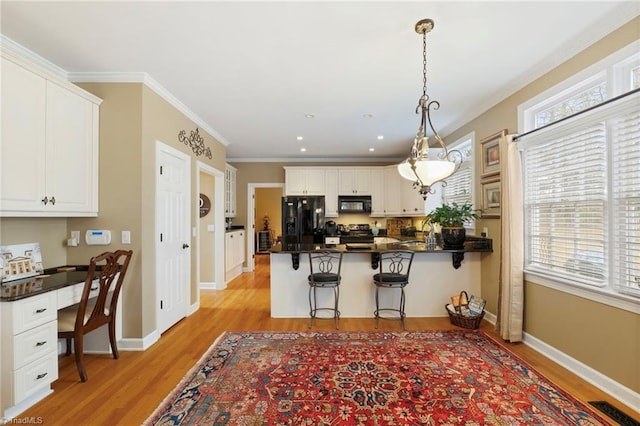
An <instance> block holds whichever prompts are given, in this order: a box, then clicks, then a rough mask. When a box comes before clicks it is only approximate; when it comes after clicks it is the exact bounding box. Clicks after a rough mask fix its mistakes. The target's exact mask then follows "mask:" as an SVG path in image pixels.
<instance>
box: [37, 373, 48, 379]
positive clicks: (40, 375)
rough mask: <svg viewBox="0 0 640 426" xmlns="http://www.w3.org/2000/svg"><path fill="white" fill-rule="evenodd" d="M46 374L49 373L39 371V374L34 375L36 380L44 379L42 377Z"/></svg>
mask: <svg viewBox="0 0 640 426" xmlns="http://www.w3.org/2000/svg"><path fill="white" fill-rule="evenodd" d="M47 374H49V373H41V374H38V375H37V376H36V380H40V379H44V378H45V376H46V375H47Z"/></svg>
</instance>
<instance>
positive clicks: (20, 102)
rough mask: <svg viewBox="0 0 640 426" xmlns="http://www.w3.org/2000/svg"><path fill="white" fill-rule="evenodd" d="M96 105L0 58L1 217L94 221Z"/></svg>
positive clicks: (74, 88) (68, 88) (86, 96)
mask: <svg viewBox="0 0 640 426" xmlns="http://www.w3.org/2000/svg"><path fill="white" fill-rule="evenodd" d="M100 102H101V101H100V99H98V98H96V97H95V96H93V95H91V94H89V93H87V92H85V91H84V90H82V89H80V88H78V87H77V86H75V85H73V84H71V83H68V82H64V81H52V80H51V79H50V78H48V77H47V76H44V75H40V74H39V73H38V72H37V70H32V69H27V68H26V67H25V66H24V64H23V63H20V64H19V63H16V62H14V61H13V60H9V59H8V58H5V57H3V58H2V100H1V103H2V141H1V149H2V155H1V165H2V170H1V171H0V194H1V195H0V196H1V198H0V215H1V216H5V217H10V216H33V217H36V216H38V217H43V216H59V217H73V216H97V214H98V114H99V104H100Z"/></svg>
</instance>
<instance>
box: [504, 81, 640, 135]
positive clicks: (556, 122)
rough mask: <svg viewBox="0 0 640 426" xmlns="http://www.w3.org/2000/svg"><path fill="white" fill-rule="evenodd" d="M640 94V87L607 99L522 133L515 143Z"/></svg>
mask: <svg viewBox="0 0 640 426" xmlns="http://www.w3.org/2000/svg"><path fill="white" fill-rule="evenodd" d="M638 92H640V87H639V88H637V89H633V90H630V91H628V92H625V93H623V94H622V95H618V96H615V97H613V98H611V99H607V100H606V101H604V102H601V103H599V104H597V105H593V106H590V107H589V108H587V109H583V110H582V111H578V112H575V113H573V114H571V115H568V116H566V117H563V118H561V119H560V120H556V121H554V122H553V123H549V124H545V125H544V126H542V127H538V128H536V129H533V130H529V131H528V132H524V133H522V134H520V135H516V136H514V137H513V142H516V141H517V140H518V139H520V138H522V137H524V136H528V135H530V134H532V133H535V132H537V131H538V130H542V129H546V128H547V127H551V126H554V125H556V124H558V123H562V122H563V121H565V120H569V119H570V118H573V117H577V116H578V115H580V114H584V113H585V112H589V111H592V110H594V109H598V108H600V107H603V106H605V105H607V104H610V103H611V102H615V101H617V100H620V99H622V98H626V97H627V96H631V95H633V94H635V93H638Z"/></svg>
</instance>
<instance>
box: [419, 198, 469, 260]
mask: <svg viewBox="0 0 640 426" xmlns="http://www.w3.org/2000/svg"><path fill="white" fill-rule="evenodd" d="M478 211H479V210H478V209H474V208H473V205H471V203H464V204H462V205H458V203H455V202H454V203H451V204H443V205H441V206H440V207H436V208H435V209H434V210H433V211H432V212H430V213H429V214H428V215H427V216H426V218H425V220H424V223H432V224H438V225H440V232H441V234H442V248H445V249H459V248H463V247H464V240H465V238H466V231H465V229H464V223H465V222H469V221H471V220H475V219H478V218H479V217H480V215H479V214H478Z"/></svg>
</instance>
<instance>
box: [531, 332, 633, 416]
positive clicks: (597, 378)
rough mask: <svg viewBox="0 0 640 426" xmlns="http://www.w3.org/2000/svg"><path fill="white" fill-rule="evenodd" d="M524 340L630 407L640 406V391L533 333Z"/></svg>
mask: <svg viewBox="0 0 640 426" xmlns="http://www.w3.org/2000/svg"><path fill="white" fill-rule="evenodd" d="M522 341H523V343H524V344H526V345H527V346H529V347H531V348H533V349H535V350H536V351H538V352H540V353H541V354H543V355H544V356H546V357H547V358H549V359H551V360H552V361H554V362H555V363H556V364H559V365H561V366H563V367H564V368H566V369H567V370H569V371H571V372H572V373H574V374H576V375H577V376H579V377H580V378H582V379H584V380H585V381H587V382H589V383H591V384H592V385H593V386H595V387H597V388H598V389H600V390H602V391H603V392H606V393H607V394H609V395H611V396H612V397H613V398H615V399H617V400H618V401H620V402H622V403H623V404H625V405H628V406H629V407H640V393H638V392H635V391H633V390H632V389H629V388H628V387H626V386H623V385H621V384H620V383H618V382H616V381H614V380H612V379H611V378H609V377H607V376H605V375H604V374H602V373H600V372H599V371H596V370H594V369H593V368H591V367H589V366H588V365H586V364H583V363H582V362H580V361H578V360H577V359H575V358H572V357H570V356H569V355H567V354H565V353H564V352H561V351H559V350H558V349H556V348H554V347H553V346H551V345H549V344H547V343H545V342H543V341H542V340H540V339H538V338H537V337H534V336H532V335H531V334H528V333H524V337H523V339H522Z"/></svg>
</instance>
